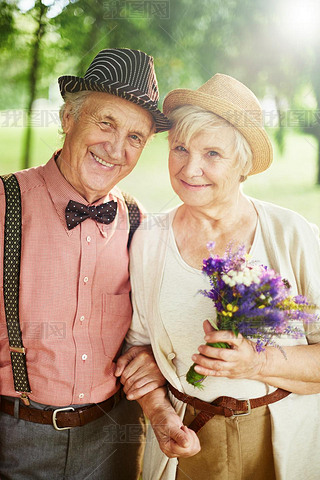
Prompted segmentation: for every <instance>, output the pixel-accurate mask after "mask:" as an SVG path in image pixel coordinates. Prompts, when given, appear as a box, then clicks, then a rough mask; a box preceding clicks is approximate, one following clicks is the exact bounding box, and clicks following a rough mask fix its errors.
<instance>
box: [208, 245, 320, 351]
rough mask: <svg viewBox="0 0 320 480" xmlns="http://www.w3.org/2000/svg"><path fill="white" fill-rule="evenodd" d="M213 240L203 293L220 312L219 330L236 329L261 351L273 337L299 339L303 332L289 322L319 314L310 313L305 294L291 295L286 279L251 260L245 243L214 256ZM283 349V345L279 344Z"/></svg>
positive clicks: (314, 318)
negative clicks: (207, 278)
mask: <svg viewBox="0 0 320 480" xmlns="http://www.w3.org/2000/svg"><path fill="white" fill-rule="evenodd" d="M214 246H215V244H214V242H210V243H209V244H208V248H209V250H210V253H211V255H210V257H209V258H207V259H205V260H203V272H204V274H205V275H207V276H208V277H209V280H210V285H211V288H210V290H202V291H201V293H202V294H203V295H205V296H206V297H208V298H210V299H211V300H212V302H213V304H214V306H215V308H216V311H217V326H218V328H219V329H220V330H233V331H234V332H236V333H241V334H242V335H243V336H244V337H246V338H251V339H254V340H255V341H256V349H257V351H258V352H261V351H262V350H264V349H265V346H266V345H267V344H272V345H275V346H277V345H276V344H275V343H274V340H273V339H274V337H279V336H281V335H289V336H292V337H293V338H298V337H299V336H301V335H303V334H304V333H303V332H302V331H301V329H299V328H298V327H294V326H292V325H291V324H290V322H291V323H292V322H294V321H299V322H304V323H306V322H310V321H315V320H316V319H317V317H316V316H315V315H314V314H312V313H310V310H311V309H312V308H315V306H314V305H310V304H309V303H308V301H307V299H306V298H305V297H303V296H302V295H298V296H296V297H292V296H291V295H290V285H289V282H288V281H287V280H283V279H282V278H281V276H280V275H279V274H278V273H276V272H275V271H274V270H272V269H269V268H267V267H266V266H264V265H260V266H259V265H256V264H254V263H252V264H251V263H250V262H249V261H248V260H247V258H246V255H245V246H244V245H240V246H238V248H237V249H235V250H234V249H233V245H232V244H230V245H228V247H227V249H226V252H225V253H224V255H223V256H222V257H220V256H219V255H213V249H214ZM279 348H280V347H279Z"/></svg>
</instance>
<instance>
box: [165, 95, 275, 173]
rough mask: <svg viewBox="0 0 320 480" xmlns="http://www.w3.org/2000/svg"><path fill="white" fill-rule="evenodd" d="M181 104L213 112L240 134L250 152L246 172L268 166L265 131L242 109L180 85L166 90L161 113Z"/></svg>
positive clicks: (269, 151) (269, 155) (270, 153)
mask: <svg viewBox="0 0 320 480" xmlns="http://www.w3.org/2000/svg"><path fill="white" fill-rule="evenodd" d="M183 105H194V106H198V107H202V108H203V109H204V110H207V111H210V112H212V113H215V114H216V115H219V116H220V117H222V118H224V119H225V120H227V121H228V122H229V123H231V125H233V126H234V127H235V128H236V129H237V130H239V132H240V133H242V135H243V136H244V138H245V139H246V140H247V142H248V144H249V145H250V148H251V151H252V169H251V170H250V172H249V173H248V175H255V174H256V173H260V172H263V171H265V170H266V169H267V168H269V166H270V165H271V163H272V159H273V150H272V145H271V142H270V140H269V137H268V135H267V132H266V131H265V129H264V128H263V127H262V126H261V125H259V124H258V123H257V122H256V121H255V120H254V119H253V118H252V117H250V115H249V114H248V113H247V112H246V111H245V110H243V109H241V108H239V107H238V106H237V105H235V104H233V103H230V102H227V101H226V100H222V99H221V98H218V97H215V96H213V95H207V94H205V93H202V92H199V91H194V90H189V89H182V88H181V89H176V90H172V92H169V93H168V95H167V96H166V97H165V99H164V102H163V112H164V114H165V115H169V114H170V112H172V110H174V109H175V108H177V107H181V106H183Z"/></svg>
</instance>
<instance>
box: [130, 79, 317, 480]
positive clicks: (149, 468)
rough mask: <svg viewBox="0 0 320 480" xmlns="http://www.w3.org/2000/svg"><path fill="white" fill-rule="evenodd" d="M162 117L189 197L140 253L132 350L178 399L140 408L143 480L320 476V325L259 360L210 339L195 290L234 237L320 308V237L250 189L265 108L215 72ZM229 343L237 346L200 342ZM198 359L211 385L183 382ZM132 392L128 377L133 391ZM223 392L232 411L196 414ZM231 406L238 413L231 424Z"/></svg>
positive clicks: (137, 241) (161, 396)
mask: <svg viewBox="0 0 320 480" xmlns="http://www.w3.org/2000/svg"><path fill="white" fill-rule="evenodd" d="M164 113H165V114H166V115H168V116H169V117H170V119H171V121H172V123H173V127H172V129H171V131H170V132H169V146H170V154H169V172H170V178H171V183H172V187H173V189H174V191H175V192H176V193H177V194H178V195H179V197H180V199H181V201H182V202H183V203H182V204H181V205H180V206H178V207H177V208H174V209H173V210H172V211H170V212H169V213H168V214H163V215H160V216H159V217H158V218H156V219H155V218H154V217H150V218H149V219H147V220H146V221H145V223H144V224H142V225H141V227H140V229H139V230H138V231H137V233H136V235H135V238H134V240H133V244H132V249H131V278H132V288H133V303H134V318H133V322H132V326H131V330H130V331H129V334H128V342H129V343H130V344H132V345H141V344H148V343H151V345H152V347H153V351H154V354H155V357H156V360H157V363H158V365H159V367H160V369H161V371H162V373H163V374H164V376H165V377H166V379H167V381H168V383H169V385H170V387H169V393H166V392H164V390H162V389H159V390H158V391H157V394H155V393H153V394H150V395H146V396H145V398H144V399H143V401H142V402H141V403H142V405H143V407H144V409H145V412H146V414H147V416H148V417H149V418H150V422H151V424H152V426H153V429H154V432H155V434H156V437H157V439H158V442H159V445H160V448H161V449H160V448H159V445H158V443H157V442H156V441H152V438H150V439H149V441H148V442H147V445H146V452H145V460H144V477H143V478H144V480H157V479H167V480H171V479H172V480H173V479H178V480H183V479H190V478H192V479H197V480H211V479H212V480H213V479H214V480H226V479H228V480H252V479H254V480H272V479H277V480H301V478H308V479H309V480H316V479H319V478H320V477H319V475H320V473H319V472H320V455H319V451H320V401H319V400H320V395H319V392H320V346H319V345H318V342H320V329H319V325H317V324H316V323H315V324H312V325H310V324H309V325H307V326H305V330H306V335H305V336H304V337H303V338H299V339H293V338H287V337H286V338H280V339H279V340H278V343H279V345H281V346H282V348H281V349H279V348H276V347H273V346H267V347H266V349H265V351H263V352H260V353H258V352H257V351H256V349H255V344H254V342H253V341H251V340H250V339H245V338H243V337H242V336H241V335H239V336H238V337H235V336H234V335H233V334H232V333H231V332H226V331H215V330H213V328H212V327H211V325H210V324H209V322H204V331H203V330H202V323H203V321H204V320H205V319H207V318H212V317H213V305H212V302H211V301H210V300H208V299H207V298H206V297H204V296H202V295H199V294H197V293H198V291H199V289H203V288H208V284H207V279H206V278H204V276H203V275H202V272H201V266H202V261H203V258H207V257H208V251H207V249H206V244H207V242H209V241H214V242H215V245H216V246H215V253H218V254H220V255H221V254H223V253H224V252H225V250H226V247H227V245H228V244H229V243H230V242H235V243H241V244H245V246H246V250H247V252H250V255H251V257H252V258H253V259H254V260H256V261H258V262H259V263H261V264H264V265H266V266H268V267H270V268H272V269H274V270H275V271H277V272H279V273H280V274H281V275H282V277H284V278H286V279H288V281H289V282H290V284H291V286H292V290H293V293H294V294H303V295H305V296H306V297H307V298H308V300H309V301H310V302H314V303H315V304H317V305H320V246H319V238H318V230H317V228H316V227H314V226H312V225H310V224H309V223H308V222H307V221H306V220H305V219H304V218H302V217H301V216H300V215H298V214H297V213H294V212H292V211H290V210H287V209H284V208H280V207H277V206H275V205H272V204H269V203H266V202H262V201H260V200H256V199H253V198H249V197H247V196H246V195H244V194H243V192H242V188H241V184H242V182H243V181H244V180H245V179H246V177H247V176H248V175H254V174H258V173H260V172H262V171H264V170H266V169H267V168H268V167H269V166H270V164H271V162H272V146H271V143H270V141H269V139H268V136H267V134H266V132H265V130H264V128H263V126H262V111H261V107H260V105H259V102H258V100H257V98H256V97H255V96H254V94H253V93H252V92H251V91H250V90H249V89H248V88H247V87H245V86H244V85H243V84H241V83H240V82H238V81H237V80H235V79H234V78H231V77H229V76H227V75H221V74H216V75H214V77H213V78H211V79H210V80H209V81H208V82H207V83H205V84H204V85H203V86H202V87H201V88H199V89H198V90H196V91H192V90H181V89H178V90H174V91H172V92H170V93H169V94H168V95H167V97H166V99H165V102H164ZM204 336H205V341H204ZM220 341H226V342H227V343H229V345H230V347H231V348H230V349H221V348H214V347H211V346H206V345H204V343H205V342H210V343H214V342H220ZM197 350H198V353H195V352H196V351H197ZM192 362H195V363H196V364H197V366H196V371H197V372H198V373H201V374H204V375H207V376H208V377H207V379H206V380H205V383H204V386H205V388H203V389H202V390H196V389H195V388H194V387H193V386H192V385H190V384H189V383H187V381H186V373H187V371H188V369H189V367H190V364H191V363H192ZM125 377H126V378H128V377H130V375H128V374H127V375H124V376H123V379H122V380H125V379H126V378H125ZM131 387H132V386H130V380H128V383H127V384H126V386H125V389H126V391H130V388H131ZM172 392H173V393H172ZM289 392H290V393H289ZM194 396H196V397H197V398H198V399H200V400H201V401H202V402H198V401H197V402H196V403H195V402H194V399H193V398H192V397H194ZM222 396H223V397H225V398H224V402H225V403H224V405H225V406H226V407H227V408H226V409H220V410H221V411H220V414H216V415H215V416H213V417H212V418H209V417H205V416H203V414H202V417H199V413H200V412H201V410H202V407H203V406H204V409H205V406H206V405H207V403H206V402H208V403H211V402H213V404H215V401H216V400H217V398H219V397H222ZM243 399H244V400H245V401H240V402H236V400H243ZM253 399H255V400H253ZM191 405H194V406H195V408H194V406H191ZM250 407H251V408H250ZM230 409H231V410H232V411H233V416H231V417H230V416H229V417H228V416H224V413H223V411H227V410H228V411H230ZM203 417H204V419H203ZM195 418H198V419H201V422H200V423H199V422H198V427H197V428H196V429H195V430H196V431H197V435H196V434H195V432H194V431H193V430H191V429H189V428H188V425H190V423H191V422H193V420H195ZM149 435H150V436H151V437H152V435H153V433H152V431H150V432H149ZM161 450H162V451H161ZM178 457H179V460H178Z"/></svg>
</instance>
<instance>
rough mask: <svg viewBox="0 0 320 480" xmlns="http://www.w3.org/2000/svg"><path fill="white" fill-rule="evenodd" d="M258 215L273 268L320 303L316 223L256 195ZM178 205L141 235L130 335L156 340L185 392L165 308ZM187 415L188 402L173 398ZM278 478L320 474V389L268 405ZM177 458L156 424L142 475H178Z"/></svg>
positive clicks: (161, 358)
mask: <svg viewBox="0 0 320 480" xmlns="http://www.w3.org/2000/svg"><path fill="white" fill-rule="evenodd" d="M251 201H252V202H253V203H254V206H255V208H256V210H257V212H258V215H259V220H260V224H261V230H262V236H263V240H264V243H265V246H266V250H267V252H268V257H269V258H270V261H271V267H272V268H273V269H274V270H275V271H277V272H279V273H281V275H282V276H283V277H284V278H286V279H288V280H289V282H290V284H291V286H292V289H293V291H296V292H297V293H299V294H303V295H305V296H306V297H307V298H308V299H309V301H311V302H314V303H316V304H317V305H320V241H319V232H318V229H317V227H316V226H314V225H313V226H312V225H310V224H309V223H308V222H307V221H306V220H305V219H304V218H303V217H301V216H300V215H298V214H297V213H295V212H292V211H291V210H287V209H284V208H281V207H278V206H275V205H273V204H270V203H266V202H262V201H260V200H256V199H251ZM176 210H177V208H175V209H174V210H171V211H170V212H169V213H165V214H161V215H157V216H154V215H153V216H148V217H147V218H146V220H145V221H144V222H143V223H142V224H141V226H140V227H139V229H138V230H137V232H136V233H135V235H134V238H133V241H132V246H131V251H130V271H131V284H132V299H133V306H134V314H133V320H132V325H131V328H130V330H129V332H128V335H127V342H128V343H129V344H130V345H143V344H151V345H152V348H153V352H154V355H155V358H156V361H157V363H158V365H159V368H160V369H161V371H162V373H163V375H164V376H165V377H166V378H167V380H168V382H170V383H171V384H172V385H173V386H174V387H176V388H177V389H178V390H180V391H182V386H181V383H180V380H179V378H178V376H177V374H176V371H175V366H174V364H173V362H172V360H173V358H174V357H175V353H174V351H173V347H172V344H171V341H170V338H169V336H168V334H167V332H166V330H165V328H164V325H163V323H162V320H161V316H160V313H159V297H160V286H161V281H162V275H163V269H164V264H165V255H166V251H167V246H168V243H169V242H168V233H169V226H170V225H171V223H172V220H173V217H174V215H175V212H176ZM311 330H312V331H310V332H308V335H307V337H308V342H309V343H318V342H320V328H319V327H318V326H313V328H312V329H311ZM170 399H171V402H172V404H173V406H174V408H175V409H176V411H177V413H178V414H179V415H180V417H181V418H183V416H184V412H185V404H183V403H182V402H179V401H178V400H176V399H175V398H174V397H172V396H171V395H170ZM269 409H270V412H271V421H272V442H273V453H274V461H275V470H276V476H277V480H301V478H305V479H306V480H318V479H319V478H320V455H319V452H320V394H316V395H296V394H291V395H289V397H286V398H285V399H282V400H280V401H279V402H276V403H274V404H272V405H269ZM177 462H178V461H177V459H169V458H168V457H167V456H166V455H164V454H163V453H162V452H161V450H160V448H159V446H158V442H157V440H156V438H155V436H154V434H153V431H152V428H151V427H150V428H149V431H148V435H147V443H146V449H145V456H144V470H143V480H160V479H161V480H174V479H175V476H176V468H177Z"/></svg>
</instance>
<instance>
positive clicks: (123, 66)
mask: <svg viewBox="0 0 320 480" xmlns="http://www.w3.org/2000/svg"><path fill="white" fill-rule="evenodd" d="M58 82H59V87H60V93H61V95H62V97H63V98H64V96H65V93H66V92H70V93H75V92H81V91H83V90H90V91H94V92H106V93H110V94H112V95H116V96H118V97H122V98H125V99H126V100H129V102H132V103H135V104H136V105H139V106H140V107H142V108H144V109H145V110H148V111H149V112H150V113H151V115H152V116H153V118H154V121H155V124H156V132H163V131H165V130H169V128H170V126H171V123H170V122H169V120H168V119H167V117H166V116H165V115H163V113H161V111H160V110H159V109H158V100H159V90H158V84H157V79H156V72H155V70H154V65H153V58H152V57H150V55H147V54H146V53H144V52H141V51H140V50H132V49H129V48H107V49H105V50H101V52H99V53H98V54H97V55H96V57H95V58H94V59H93V60H92V62H91V64H90V65H89V68H88V70H87V71H86V73H85V74H84V76H83V77H75V76H73V75H63V76H62V77H59V79H58Z"/></svg>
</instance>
